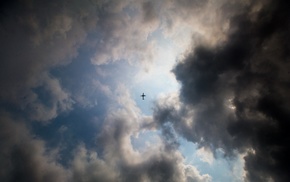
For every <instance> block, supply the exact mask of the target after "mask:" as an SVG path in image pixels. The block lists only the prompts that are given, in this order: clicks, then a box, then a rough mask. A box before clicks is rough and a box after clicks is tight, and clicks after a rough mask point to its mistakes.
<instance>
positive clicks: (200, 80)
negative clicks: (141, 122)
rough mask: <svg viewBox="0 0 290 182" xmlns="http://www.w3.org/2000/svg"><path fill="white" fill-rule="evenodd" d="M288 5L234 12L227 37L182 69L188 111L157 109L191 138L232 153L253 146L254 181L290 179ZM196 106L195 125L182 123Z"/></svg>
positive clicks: (250, 169)
mask: <svg viewBox="0 0 290 182" xmlns="http://www.w3.org/2000/svg"><path fill="white" fill-rule="evenodd" d="M261 3H263V1H262V2H261ZM286 7H289V3H287V2H284V1H273V2H272V1H268V3H266V2H265V3H264V4H263V6H262V7H260V10H259V11H258V12H256V13H255V14H254V15H253V14H251V11H249V10H250V9H254V7H252V6H246V7H245V8H244V9H243V11H241V13H240V14H237V15H235V16H233V17H232V18H231V19H230V25H229V35H228V37H227V39H226V41H224V42H221V43H219V44H217V45H216V46H214V47H210V46H207V44H201V45H197V46H196V47H194V48H193V50H192V52H191V53H189V54H188V55H187V56H186V58H185V59H184V60H182V62H181V63H178V64H177V66H176V67H175V68H174V70H173V72H174V74H175V75H176V78H177V80H179V81H180V83H181V84H182V88H181V93H180V99H181V101H182V102H183V106H182V107H183V108H182V109H179V110H177V109H175V108H174V106H170V105H169V106H168V105H167V106H164V104H158V105H157V107H156V109H155V115H154V116H155V120H157V121H158V122H159V123H161V124H162V123H166V122H171V123H173V125H174V126H175V128H176V131H177V132H179V133H180V134H181V135H183V136H184V137H185V138H187V139H188V140H189V141H192V142H198V144H199V145H201V146H207V147H210V148H212V149H213V150H216V149H218V148H222V149H223V150H225V152H226V153H225V154H226V155H230V156H231V155H233V152H235V151H236V150H237V151H239V152H240V153H244V152H247V151H248V154H247V155H246V156H245V158H244V159H245V170H246V179H245V180H247V181H272V180H273V181H289V174H288V172H287V171H289V167H290V165H289V162H290V160H289V157H288V154H289V138H290V136H289V134H288V133H289V123H288V121H289V119H290V118H289V116H290V115H289V109H290V106H289V101H290V100H289V94H288V92H289V84H290V80H289V78H290V77H289V71H288V70H289V54H288V52H289V35H288V33H287V32H289V21H288V18H289V12H288V10H287V8H286ZM188 107H190V108H191V109H190V110H193V114H192V117H193V119H192V120H191V122H192V123H191V124H190V125H187V123H186V122H184V121H183V120H182V117H183V116H184V114H182V113H183V112H188ZM174 113H176V114H174ZM161 126H163V124H162V125H161ZM249 151H251V152H249Z"/></svg>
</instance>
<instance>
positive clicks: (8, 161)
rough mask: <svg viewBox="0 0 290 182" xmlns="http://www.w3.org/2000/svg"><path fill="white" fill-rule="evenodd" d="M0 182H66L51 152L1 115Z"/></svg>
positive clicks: (19, 122) (62, 171) (64, 170)
mask: <svg viewBox="0 0 290 182" xmlns="http://www.w3.org/2000/svg"><path fill="white" fill-rule="evenodd" d="M0 119H1V122H0V143H1V144H0V146H1V152H0V163H1V164H0V165H1V170H0V180H1V181H31V182H33V181H35V182H39V181H66V180H67V179H68V177H69V172H68V171H67V170H66V169H64V168H63V167H62V166H61V165H59V164H58V162H57V156H55V154H54V152H53V151H50V150H47V148H46V147H45V143H44V142H43V141H42V140H40V139H37V138H34V136H33V135H31V134H30V132H29V130H28V129H27V128H26V126H25V125H24V124H23V123H22V122H21V121H15V120H14V119H13V118H12V117H11V116H10V115H9V114H7V113H5V112H1V118H0Z"/></svg>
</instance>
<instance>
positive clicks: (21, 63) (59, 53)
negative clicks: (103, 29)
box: [0, 1, 97, 121]
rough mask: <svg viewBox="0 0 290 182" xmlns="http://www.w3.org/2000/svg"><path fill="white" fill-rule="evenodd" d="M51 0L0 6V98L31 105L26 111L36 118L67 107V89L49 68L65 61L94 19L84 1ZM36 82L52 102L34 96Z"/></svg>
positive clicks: (84, 35)
mask: <svg viewBox="0 0 290 182" xmlns="http://www.w3.org/2000/svg"><path fill="white" fill-rule="evenodd" d="M55 3H56V2H53V1H50V2H44V4H43V3H41V4H39V2H30V1H16V2H15V3H12V4H11V5H9V4H7V7H6V6H4V7H1V9H2V16H1V20H0V21H1V27H2V28H1V34H0V39H1V42H5V43H3V44H1V46H0V50H1V57H0V59H1V60H2V61H1V73H0V85H1V88H5V89H1V91H0V99H1V100H2V101H4V102H6V103H8V104H15V105H18V106H19V105H25V104H30V105H37V106H35V107H36V108H38V110H39V111H36V113H35V114H36V115H35V116H31V117H33V118H34V119H36V120H41V121H43V120H45V121H47V120H50V119H52V118H55V117H56V116H57V113H58V112H60V111H66V110H68V109H69V108H71V104H69V102H70V101H69V100H70V98H69V97H70V96H69V94H68V93H65V91H63V89H62V86H61V84H60V82H59V81H58V80H57V78H53V77H52V76H48V75H49V71H50V69H52V68H54V67H57V66H61V65H66V64H68V63H70V62H71V59H72V58H74V57H75V56H76V55H77V54H78V48H79V47H80V45H82V44H83V42H84V40H85V39H86V36H87V34H88V32H89V31H90V30H91V29H92V28H93V27H94V24H96V22H97V17H96V15H95V14H93V13H92V11H91V10H92V9H90V8H89V7H90V3H89V2H82V4H81V5H82V6H80V4H78V5H77V4H76V3H77V2H76V1H75V2H71V4H69V5H66V4H65V2H60V3H59V4H58V5H57V4H55ZM44 7H45V8H44ZM93 22H94V23H93ZM42 86H43V87H45V89H46V90H47V91H48V92H51V93H50V95H51V96H52V100H54V101H53V102H54V103H55V104H57V105H58V106H56V105H55V104H52V105H54V106H52V107H44V106H43V104H44V103H41V102H40V101H39V100H38V99H37V97H38V93H36V92H35V91H34V89H35V88H37V87H42ZM27 102H30V103H27ZM64 102H66V103H64ZM56 107H57V108H56ZM24 110H25V109H24ZM28 110H29V109H28ZM45 114H46V115H47V116H44V115H45ZM40 115H41V116H40Z"/></svg>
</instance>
